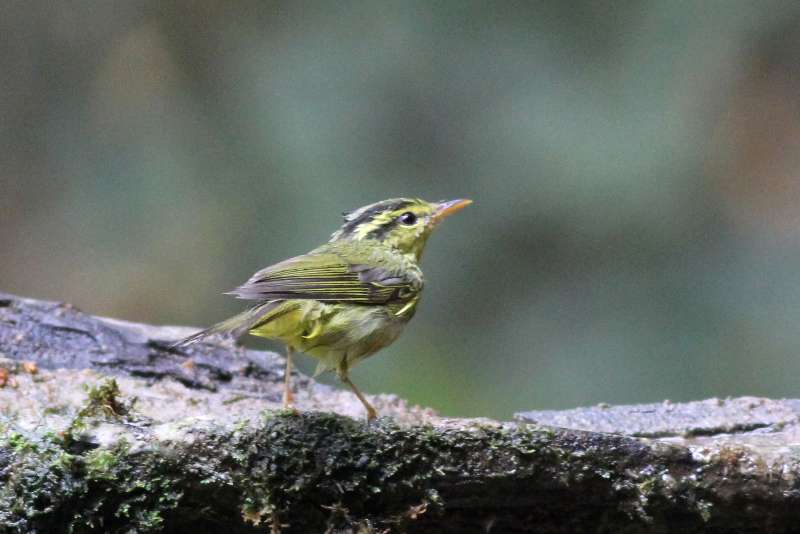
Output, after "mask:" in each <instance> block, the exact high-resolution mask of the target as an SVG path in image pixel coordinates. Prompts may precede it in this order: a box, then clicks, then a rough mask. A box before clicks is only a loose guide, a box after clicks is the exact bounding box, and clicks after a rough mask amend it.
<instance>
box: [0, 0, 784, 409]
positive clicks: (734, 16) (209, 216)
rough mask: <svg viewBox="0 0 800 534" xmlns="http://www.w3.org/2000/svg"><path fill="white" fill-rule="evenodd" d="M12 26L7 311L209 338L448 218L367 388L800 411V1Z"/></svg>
mask: <svg viewBox="0 0 800 534" xmlns="http://www.w3.org/2000/svg"><path fill="white" fill-rule="evenodd" d="M0 15H1V16H0V43H1V44H2V48H0V72H2V75H0V291H6V292H11V293H16V294H20V295H24V296H29V297H38V298H44V299H55V300H66V301H70V302H72V303H74V304H75V305H77V306H78V307H80V308H82V309H83V310H85V311H87V312H91V313H95V314H102V315H109V316H115V317H120V318H125V319H129V320H134V321H147V322H153V323H166V324H191V325H198V326H200V325H208V324H210V323H212V322H215V321H218V320H220V319H222V318H225V317H227V316H229V315H231V314H233V313H235V312H237V311H238V310H240V309H241V308H242V303H241V302H238V301H236V300H234V299H233V298H231V297H227V296H223V295H221V292H222V291H226V290H229V289H231V288H233V287H234V286H236V285H237V284H239V283H240V282H242V281H244V280H245V279H246V278H247V277H248V276H249V275H250V274H251V273H252V272H253V271H255V270H257V269H258V268H260V267H263V266H265V265H267V264H270V263H273V262H275V261H278V260H281V259H283V258H285V257H288V256H292V255H296V254H300V253H303V252H306V251H307V250H309V249H311V248H312V247H314V246H316V245H318V244H320V243H322V242H324V241H325V240H327V238H328V236H329V235H330V233H331V232H333V230H334V229H335V228H336V227H337V226H338V225H339V224H340V223H341V215H340V214H341V212H342V211H343V210H346V209H350V208H355V207H358V206H361V205H363V204H367V203H370V202H374V201H376V200H381V199H384V198H389V197H395V196H419V197H422V198H426V199H430V200H437V199H443V198H454V197H467V198H472V199H474V200H475V204H474V205H473V206H471V207H470V208H468V209H467V210H465V211H463V212H462V213H459V214H458V216H456V217H453V218H452V219H451V220H448V221H447V223H446V224H444V225H443V226H442V227H441V228H440V230H439V231H438V232H437V234H436V235H435V236H434V237H433V238H432V239H431V242H430V243H429V245H428V249H427V252H426V257H425V258H424V262H423V267H424V269H425V273H426V277H427V286H426V290H425V295H424V298H423V303H422V305H421V307H420V309H419V312H418V313H417V316H416V318H415V319H414V321H412V322H411V324H410V325H409V328H408V329H407V330H406V332H405V334H404V335H403V336H402V337H401V338H400V340H399V341H398V342H397V343H395V344H394V345H393V346H391V347H390V348H388V349H386V350H384V351H383V352H382V353H380V355H378V356H376V357H374V358H371V359H369V360H367V361H366V362H364V363H363V364H361V365H360V366H359V367H358V368H356V370H355V371H354V373H353V377H354V380H355V382H356V383H357V384H359V385H360V386H361V387H362V388H363V389H364V390H366V391H369V392H373V393H378V392H395V393H398V394H400V395H402V396H404V397H407V398H408V399H410V400H411V401H413V402H415V403H421V404H426V405H430V406H433V407H435V408H437V409H438V410H440V411H441V412H442V413H443V414H446V415H452V416H478V415H486V416H493V417H510V415H511V414H512V413H513V412H514V411H518V410H525V409H534V408H567V407H573V406H578V405H591V404H596V403H599V402H609V403H631V402H647V401H661V400H663V399H672V400H688V399H700V398H706V397H711V396H727V395H745V394H749V395H765V396H772V397H782V396H792V397H797V396H800V384H799V383H798V377H799V376H800V4H798V3H797V2H788V1H787V2H772V1H766V0H763V1H759V2H753V1H723V0H719V1H711V0H707V1H705V0H704V1H698V2H684V1H673V2H664V1H661V0H649V1H636V2H634V1H613V2H612V1H600V2H598V1H585V2H580V1H575V2H563V1H560V0H553V1H544V2H514V3H512V2H504V3H502V4H499V3H498V4H495V3H486V2H467V1H452V2H412V1H407V2H387V3H384V2H286V3H284V2H267V1H264V2H240V3H232V2H228V1H223V0H207V1H196V2H191V3H188V2H187V3H183V4H182V3H173V2H160V1H151V2H137V1H126V2H99V1H98V2H70V3H49V2H40V3H38V4H37V3H32V2H6V3H4V4H3V6H2V8H0ZM247 343H248V344H252V345H256V346H264V345H259V343H260V342H258V341H254V340H250V341H248V342H247ZM266 346H268V347H270V348H276V349H277V348H279V347H278V346H275V345H266ZM301 365H302V366H303V368H304V369H306V370H310V369H313V362H311V361H310V360H309V359H307V358H306V359H303V361H302V362H301ZM326 380H328V381H329V382H333V380H332V379H331V378H328V379H326Z"/></svg>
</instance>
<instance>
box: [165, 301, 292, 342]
mask: <svg viewBox="0 0 800 534" xmlns="http://www.w3.org/2000/svg"><path fill="white" fill-rule="evenodd" d="M276 304H277V303H276V302H274V301H273V302H265V303H263V304H259V305H258V306H254V307H253V308H250V309H249V310H245V311H243V312H242V313H239V314H237V315H234V316H233V317H231V318H230V319H226V320H224V321H222V322H220V323H217V324H215V325H214V326H211V327H209V328H206V329H205V330H201V331H199V332H197V333H196V334H192V335H191V336H189V337H187V338H184V339H181V340H180V341H177V342H175V343H173V344H172V345H171V347H172V348H177V347H185V346H187V345H191V344H192V343H196V342H198V341H202V340H204V339H206V338H208V337H211V336H216V335H230V336H232V337H233V338H234V339H237V338H239V337H241V336H242V335H244V334H246V333H247V332H248V331H249V330H251V329H252V328H254V327H255V326H256V325H257V324H258V323H259V322H261V321H262V320H263V319H264V316H265V315H266V314H268V313H269V312H270V311H271V310H272V309H273V308H274V307H275V305H276Z"/></svg>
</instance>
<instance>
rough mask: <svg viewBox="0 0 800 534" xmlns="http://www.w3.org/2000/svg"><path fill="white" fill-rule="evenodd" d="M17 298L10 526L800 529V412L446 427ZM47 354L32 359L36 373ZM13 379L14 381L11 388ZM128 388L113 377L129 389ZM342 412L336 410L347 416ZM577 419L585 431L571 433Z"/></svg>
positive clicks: (765, 407) (3, 516)
mask: <svg viewBox="0 0 800 534" xmlns="http://www.w3.org/2000/svg"><path fill="white" fill-rule="evenodd" d="M190 332H191V330H190V329H187V328H170V327H154V326H149V325H141V324H133V323H127V322H123V321H116V320H111V319H104V318H98V317H93V316H90V315H86V314H83V313H81V312H79V311H77V310H75V309H73V308H71V307H70V306H66V305H62V304H57V303H50V302H41V301H34V300H28V299H20V298H17V297H13V296H10V295H2V294H0V358H2V359H0V384H2V387H0V530H2V531H8V532H32V531H35V532H66V531H75V532H84V531H103V532H105V531H110V532H122V531H124V532H129V531H148V530H150V531H168V532H185V531H187V530H188V529H194V530H195V531H197V532H206V531H217V530H220V529H222V528H224V529H225V530H226V531H229V532H231V533H236V532H263V531H265V529H269V528H271V529H272V530H273V531H285V532H320V531H325V530H326V529H328V530H330V531H338V530H342V531H381V530H384V529H391V530H392V531H398V530H400V531H403V530H405V531H412V532H421V531H431V532H442V531H444V532H485V531H492V532H528V531H536V532H576V531H578V532H580V531H585V532H597V531H600V532H704V531H719V532H792V531H794V530H795V529H796V525H797V524H800V523H798V521H800V482H798V480H800V478H799V477H798V475H799V474H800V465H798V456H800V453H798V451H800V439H799V438H800V433H799V432H798V423H797V422H798V414H800V401H771V400H767V399H755V398H745V399H732V400H710V401H703V402H699V403H689V404H668V403H665V404H658V405H642V406H629V407H607V406H598V407H594V408H581V409H576V410H569V411H562V412H552V411H548V412H527V413H524V414H520V415H519V416H518V417H517V421H516V422H496V421H491V420H463V419H445V418H439V417H437V416H436V415H435V414H434V413H433V412H432V411H430V410H427V409H422V408H418V407H409V406H408V405H407V404H406V403H405V402H404V401H402V400H401V399H398V398H397V397H394V396H391V395H381V396H377V397H373V399H374V400H375V404H376V406H377V407H378V409H379V410H380V411H381V413H382V414H383V415H384V416H385V417H382V418H381V419H380V420H379V421H378V422H377V423H375V424H372V425H367V424H365V423H364V422H363V421H362V419H361V418H362V417H363V413H362V408H361V406H360V404H359V403H358V402H357V401H355V400H354V399H353V398H352V395H351V394H350V393H349V392H346V391H340V390H338V389H335V388H331V387H327V386H323V385H320V384H317V383H315V382H314V381H313V380H311V379H310V378H307V377H302V376H298V377H297V380H296V382H297V383H298V407H299V408H300V410H301V413H300V414H299V415H298V414H293V413H288V412H284V411H281V410H279V405H280V387H281V384H282V380H283V376H282V373H283V371H282V369H283V360H282V358H281V357H280V356H279V355H276V354H272V353H267V352H258V351H250V350H245V349H242V348H238V347H234V346H233V345H232V344H231V343H230V342H226V341H224V340H220V342H219V343H218V344H202V345H196V346H193V347H191V348H190V349H188V350H173V349H170V348H169V344H170V343H171V342H172V341H174V340H175V339H177V338H179V337H181V336H183V335H186V334H187V333H190ZM24 362H28V363H24ZM4 377H5V378H4ZM108 377H113V379H114V381H111V379H109V378H108ZM329 412H332V413H329ZM564 427H566V428H564Z"/></svg>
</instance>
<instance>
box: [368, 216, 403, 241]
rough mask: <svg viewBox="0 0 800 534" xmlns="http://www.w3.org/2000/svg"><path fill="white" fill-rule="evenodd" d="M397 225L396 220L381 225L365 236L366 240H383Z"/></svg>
mask: <svg viewBox="0 0 800 534" xmlns="http://www.w3.org/2000/svg"><path fill="white" fill-rule="evenodd" d="M398 224H399V222H398V220H397V219H396V218H395V219H392V220H391V221H389V222H387V223H385V224H382V225H381V226H379V227H377V228H375V229H374V230H372V231H371V232H370V233H368V234H367V239H383V238H384V237H385V236H386V234H388V233H389V232H391V231H392V229H393V228H395V227H396V226H397V225H398Z"/></svg>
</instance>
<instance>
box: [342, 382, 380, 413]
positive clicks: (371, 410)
mask: <svg viewBox="0 0 800 534" xmlns="http://www.w3.org/2000/svg"><path fill="white" fill-rule="evenodd" d="M339 378H340V379H341V380H342V382H344V383H345V384H347V385H348V386H350V389H352V390H353V393H355V394H356V397H358V400H360V401H361V404H363V405H364V408H366V409H367V421H372V420H373V419H375V418H376V417H378V412H376V411H375V408H373V407H372V405H371V404H370V403H369V402H368V401H367V399H365V398H364V395H362V394H361V392H360V391H359V390H358V388H357V387H356V385H355V384H353V381H352V380H350V377H349V376H347V372H346V371H345V372H344V373H340V374H339Z"/></svg>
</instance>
